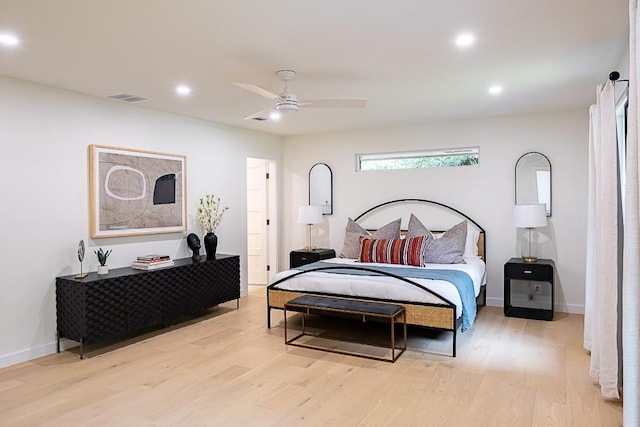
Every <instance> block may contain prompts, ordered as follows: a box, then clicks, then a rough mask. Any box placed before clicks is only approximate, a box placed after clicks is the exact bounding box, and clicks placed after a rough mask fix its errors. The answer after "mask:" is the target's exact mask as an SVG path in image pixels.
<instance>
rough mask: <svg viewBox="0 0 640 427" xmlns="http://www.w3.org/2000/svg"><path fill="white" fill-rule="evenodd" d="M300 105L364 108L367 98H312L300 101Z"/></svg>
mask: <svg viewBox="0 0 640 427" xmlns="http://www.w3.org/2000/svg"><path fill="white" fill-rule="evenodd" d="M298 105H299V106H300V107H311V108H364V107H365V106H366V105H367V99H310V100H307V101H300V102H298Z"/></svg>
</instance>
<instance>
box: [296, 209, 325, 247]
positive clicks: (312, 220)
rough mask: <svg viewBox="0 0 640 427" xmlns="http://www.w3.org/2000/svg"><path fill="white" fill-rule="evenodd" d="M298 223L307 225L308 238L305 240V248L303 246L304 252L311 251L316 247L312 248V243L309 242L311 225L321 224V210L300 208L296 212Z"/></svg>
mask: <svg viewBox="0 0 640 427" xmlns="http://www.w3.org/2000/svg"><path fill="white" fill-rule="evenodd" d="M298 223H300V224H307V227H308V229H309V236H308V240H307V246H305V248H304V249H305V250H306V251H312V250H314V249H315V248H316V247H315V246H313V242H312V241H311V233H312V227H313V224H321V223H322V208H321V207H320V206H300V209H299V210H298Z"/></svg>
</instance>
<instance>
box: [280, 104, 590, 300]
mask: <svg viewBox="0 0 640 427" xmlns="http://www.w3.org/2000/svg"><path fill="white" fill-rule="evenodd" d="M476 145H477V146H479V147H480V165H479V166H474V167H460V168H436V169H421V170H403V171H376V172H355V158H354V155H355V154H356V153H376V152H388V151H404V150H414V149H425V148H450V147H467V146H476ZM528 151H539V152H542V153H544V154H545V155H547V157H549V159H550V161H551V165H552V181H553V194H552V198H553V202H552V203H553V207H552V209H553V216H552V217H551V218H550V220H549V226H548V227H547V228H546V229H542V231H543V232H544V234H545V235H546V236H547V237H548V239H549V241H547V242H546V243H545V245H544V247H543V251H542V257H543V258H552V259H554V260H555V261H556V267H557V277H556V279H557V283H556V285H557V286H556V309H557V310H559V311H565V312H583V310H584V270H585V244H586V241H585V230H586V205H587V202H586V200H587V173H588V168H587V166H588V161H587V159H588V157H587V156H588V112H587V109H586V108H585V109H584V110H579V111H561V112H552V113H545V114H529V115H520V116H510V117H502V118H491V119H482V120H467V121H455V122H441V123H435V124H425V125H414V126H404V127H397V128H385V129H375V130H366V131H358V132H349V133H336V134H324V135H314V136H299V137H289V138H286V139H285V145H284V157H285V171H284V172H285V177H284V185H285V190H284V194H285V200H284V206H285V210H284V212H283V214H284V215H285V217H284V222H283V223H284V224H288V225H289V226H288V227H285V232H284V242H283V245H281V248H282V252H281V257H280V259H281V261H282V262H281V265H280V267H281V268H285V267H287V265H286V260H287V259H288V252H289V251H290V250H291V249H295V248H300V247H302V246H304V243H305V228H304V225H300V224H297V223H296V210H297V206H299V205H303V204H307V197H308V188H307V185H308V184H307V183H308V171H309V168H310V167H311V166H312V165H313V164H314V163H316V162H325V163H327V164H328V165H329V166H331V168H332V169H333V174H334V215H333V216H330V217H328V218H327V220H326V221H325V223H324V224H323V225H322V226H321V227H316V229H317V231H318V237H317V238H316V240H315V243H316V246H320V247H331V248H333V249H335V250H336V251H339V250H340V248H341V246H342V241H343V231H344V226H345V224H346V219H347V217H348V216H351V217H355V216H356V215H358V214H360V213H362V212H363V211H365V210H366V209H367V208H369V207H372V206H374V205H375V204H377V203H381V202H384V201H387V200H392V199H396V198H404V197H419V198H425V199H431V200H436V201H440V202H443V203H446V204H448V205H450V206H452V207H455V208H457V209H459V210H461V211H462V212H465V213H466V214H467V215H469V216H470V217H471V218H473V219H475V220H476V221H477V222H478V223H479V224H480V225H482V226H483V227H484V228H485V230H486V237H487V268H488V287H487V289H488V291H487V293H488V302H489V304H492V305H502V298H503V266H504V263H505V262H506V261H507V260H508V259H509V258H511V257H514V256H519V254H520V250H519V248H518V246H517V236H518V235H519V233H518V231H517V230H516V229H515V228H514V227H513V225H512V224H513V221H512V211H513V205H514V165H515V162H516V160H517V159H518V158H519V157H520V155H522V154H524V153H525V152H528ZM407 221H408V218H404V219H403V226H406V223H407Z"/></svg>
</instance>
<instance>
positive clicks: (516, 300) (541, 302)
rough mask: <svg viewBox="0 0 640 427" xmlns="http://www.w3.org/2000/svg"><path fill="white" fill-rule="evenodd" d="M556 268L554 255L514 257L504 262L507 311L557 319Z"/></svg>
mask: <svg viewBox="0 0 640 427" xmlns="http://www.w3.org/2000/svg"><path fill="white" fill-rule="evenodd" d="M554 270H555V264H554V262H553V261H552V260H550V259H539V260H538V261H537V262H524V261H522V258H511V259H510V260H509V261H508V262H507V263H506V264H505V265H504V315H505V316H510V317H524V318H527V319H538V320H553V304H554V287H553V276H554Z"/></svg>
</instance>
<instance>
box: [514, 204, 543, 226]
mask: <svg viewBox="0 0 640 427" xmlns="http://www.w3.org/2000/svg"><path fill="white" fill-rule="evenodd" d="M513 222H514V225H515V226H516V227H518V228H536V227H546V225H547V207H546V206H545V204H544V203H540V204H535V205H515V206H514V209H513Z"/></svg>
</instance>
